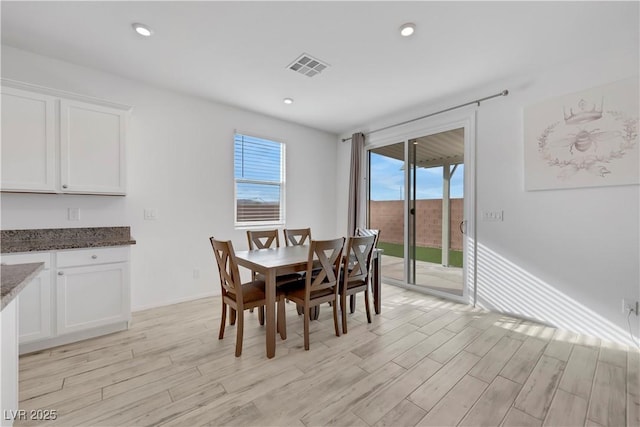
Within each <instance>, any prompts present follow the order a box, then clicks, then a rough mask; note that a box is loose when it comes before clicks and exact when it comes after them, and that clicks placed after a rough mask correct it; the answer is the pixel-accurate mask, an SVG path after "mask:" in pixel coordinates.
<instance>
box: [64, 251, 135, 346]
mask: <svg viewBox="0 0 640 427" xmlns="http://www.w3.org/2000/svg"><path fill="white" fill-rule="evenodd" d="M56 287H57V289H56V291H57V294H58V295H57V312H58V313H57V315H58V316H57V317H58V321H57V330H58V335H62V334H65V333H69V332H75V331H81V330H84V329H89V328H94V327H98V326H103V325H108V324H112V323H116V322H119V321H128V320H129V317H130V314H129V310H130V308H129V304H130V302H129V267H128V263H124V262H121V263H114V264H102V265H94V266H89V267H69V268H60V269H58V275H57V283H56Z"/></svg>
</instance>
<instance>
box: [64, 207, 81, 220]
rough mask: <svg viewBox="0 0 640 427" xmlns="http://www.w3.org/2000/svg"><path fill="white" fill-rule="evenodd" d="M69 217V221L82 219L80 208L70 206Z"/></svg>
mask: <svg viewBox="0 0 640 427" xmlns="http://www.w3.org/2000/svg"><path fill="white" fill-rule="evenodd" d="M67 219H68V220H69V221H80V208H68V209H67Z"/></svg>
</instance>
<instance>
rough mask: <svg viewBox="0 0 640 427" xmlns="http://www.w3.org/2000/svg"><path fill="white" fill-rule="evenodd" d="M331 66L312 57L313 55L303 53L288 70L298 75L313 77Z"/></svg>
mask: <svg viewBox="0 0 640 427" xmlns="http://www.w3.org/2000/svg"><path fill="white" fill-rule="evenodd" d="M328 66H329V64H327V63H326V62H322V61H320V60H319V59H316V58H314V57H312V56H311V55H307V54H306V53H303V54H302V55H300V56H299V57H298V59H296V60H295V61H293V62H292V63H291V64H289V66H287V68H288V69H290V70H293V71H295V72H296V73H300V74H304V75H305V76H308V77H313V76H315V75H316V74H320V73H321V72H322V71H323V70H324V69H325V68H327V67H328Z"/></svg>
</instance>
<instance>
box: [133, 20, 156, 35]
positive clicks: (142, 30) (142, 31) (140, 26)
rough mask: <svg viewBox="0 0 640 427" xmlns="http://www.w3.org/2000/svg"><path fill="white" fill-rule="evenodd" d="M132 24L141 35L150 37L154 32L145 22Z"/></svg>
mask: <svg viewBox="0 0 640 427" xmlns="http://www.w3.org/2000/svg"><path fill="white" fill-rule="evenodd" d="M131 26H132V27H133V29H134V30H135V31H136V33H138V34H140V35H141V36H144V37H149V36H150V35H151V34H153V31H152V30H151V28H149V27H147V26H146V25H144V24H139V23H137V22H136V23H135V24H132V25H131Z"/></svg>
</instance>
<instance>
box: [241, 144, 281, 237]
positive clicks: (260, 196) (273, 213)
mask: <svg viewBox="0 0 640 427" xmlns="http://www.w3.org/2000/svg"><path fill="white" fill-rule="evenodd" d="M234 171H235V172H234V175H235V223H236V226H252V225H271V224H274V225H280V224H284V144H283V143H281V142H276V141H270V140H267V139H262V138H257V137H253V136H248V135H242V134H235V137H234Z"/></svg>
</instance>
